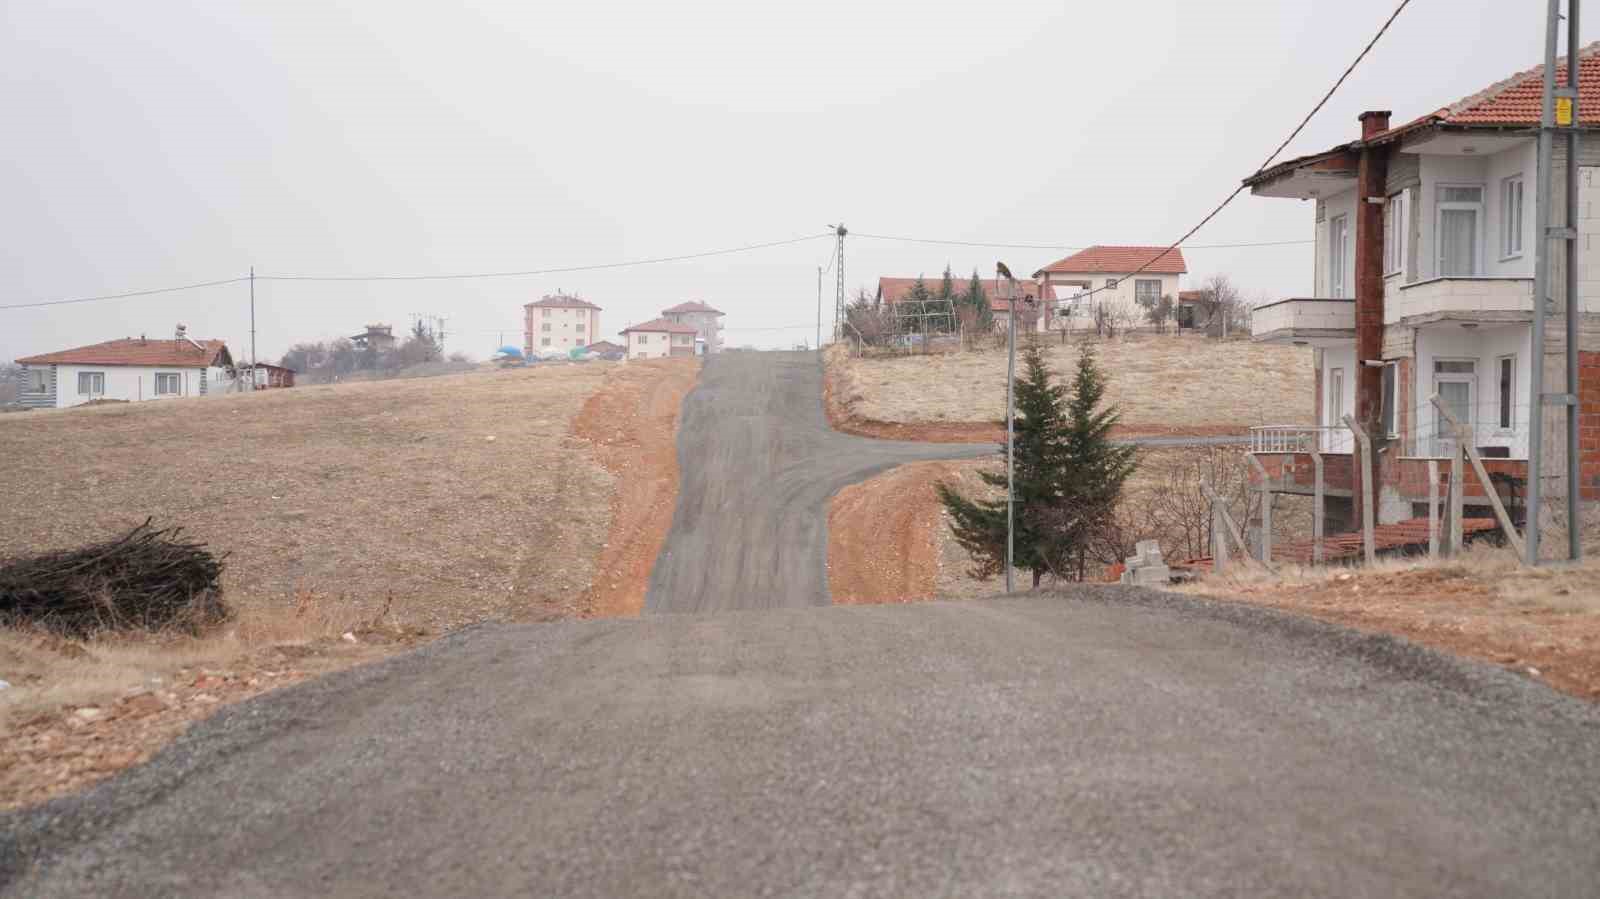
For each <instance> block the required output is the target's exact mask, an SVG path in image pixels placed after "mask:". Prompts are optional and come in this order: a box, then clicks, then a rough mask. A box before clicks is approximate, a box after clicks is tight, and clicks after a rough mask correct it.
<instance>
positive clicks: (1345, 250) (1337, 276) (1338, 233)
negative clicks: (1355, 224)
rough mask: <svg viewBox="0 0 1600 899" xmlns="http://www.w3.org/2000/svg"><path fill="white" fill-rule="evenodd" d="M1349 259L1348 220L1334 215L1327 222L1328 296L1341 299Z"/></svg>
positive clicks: (1345, 294)
mask: <svg viewBox="0 0 1600 899" xmlns="http://www.w3.org/2000/svg"><path fill="white" fill-rule="evenodd" d="M1349 259H1350V218H1349V217H1348V216H1343V215H1336V216H1334V217H1333V218H1332V219H1330V220H1329V221H1328V295H1329V296H1331V297H1333V298H1335V299H1341V298H1343V297H1346V296H1349V294H1347V293H1345V287H1346V286H1347V285H1346V283H1345V276H1344V269H1345V265H1346V263H1347V261H1348V260H1349Z"/></svg>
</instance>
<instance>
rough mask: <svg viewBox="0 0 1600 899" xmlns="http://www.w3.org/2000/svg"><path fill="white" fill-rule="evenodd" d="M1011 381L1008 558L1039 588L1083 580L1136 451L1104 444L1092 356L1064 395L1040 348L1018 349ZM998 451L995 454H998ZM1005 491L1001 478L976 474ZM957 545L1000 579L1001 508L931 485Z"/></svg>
mask: <svg viewBox="0 0 1600 899" xmlns="http://www.w3.org/2000/svg"><path fill="white" fill-rule="evenodd" d="M1023 354H1024V355H1023V372H1022V375H1021V377H1019V378H1018V379H1017V380H1016V385H1015V390H1016V404H1017V418H1016V422H1015V425H1014V429H1015V446H1016V456H1015V475H1014V480H1015V485H1016V487H1015V490H1016V501H1017V503H1016V520H1015V538H1014V557H1015V562H1016V565H1017V567H1018V568H1022V569H1025V570H1027V571H1029V572H1031V573H1032V575H1033V585H1034V586H1035V587H1037V586H1039V583H1040V581H1041V580H1043V578H1044V575H1045V574H1046V573H1053V574H1055V575H1056V576H1057V577H1062V576H1068V575H1071V574H1076V576H1077V577H1079V578H1082V576H1083V573H1084V571H1083V570H1084V565H1085V561H1086V559H1087V558H1088V548H1089V545H1090V543H1091V541H1092V540H1093V539H1094V537H1095V536H1096V535H1097V533H1098V532H1099V530H1100V529H1102V528H1103V527H1104V526H1105V524H1106V523H1107V521H1108V520H1109V518H1110V516H1111V514H1112V512H1113V511H1115V509H1116V504H1117V502H1118V500H1120V498H1121V495H1122V488H1123V484H1124V483H1125V482H1126V481H1127V479H1128V477H1129V475H1131V474H1132V473H1133V470H1134V468H1135V467H1136V465H1137V461H1136V458H1135V453H1136V449H1135V448H1134V447H1122V446H1117V445H1115V444H1113V443H1111V429H1112V427H1114V426H1115V425H1116V422H1117V418H1118V415H1117V412H1116V410H1115V409H1100V408H1099V406H1100V402H1101V400H1102V399H1103V398H1104V396H1105V384H1104V380H1103V379H1102V377H1101V375H1100V371H1099V368H1098V367H1097V365H1096V363H1095V359H1094V355H1093V353H1092V352H1086V353H1085V354H1084V355H1083V356H1080V357H1079V360H1078V368H1077V372H1076V375H1075V376H1074V378H1073V382H1072V387H1071V390H1067V389H1066V388H1064V387H1062V386H1061V385H1059V384H1056V383H1053V381H1052V378H1051V375H1050V372H1049V369H1048V368H1046V366H1045V362H1044V352H1043V350H1042V349H1040V348H1039V347H1038V346H1037V345H1029V346H1027V347H1025V348H1024V350H1023ZM1003 452H1004V451H1003V450H1002V454H1003ZM980 477H982V478H983V481H984V483H986V484H988V485H989V486H991V487H995V488H1000V489H1002V490H1003V489H1004V488H1005V486H1006V476H1005V472H1004V471H1003V470H1002V471H999V472H983V473H981V475H980ZM937 489H938V492H939V499H940V501H941V502H942V503H943V504H944V507H945V510H946V511H947V512H948V513H949V515H950V521H951V525H950V526H951V529H952V531H953V532H954V533H955V537H956V541H957V542H958V543H960V544H961V546H962V547H963V548H964V549H966V550H967V552H968V553H970V554H971V555H972V558H973V561H974V567H973V570H972V573H973V575H974V576H977V577H980V578H988V577H991V576H993V575H995V574H998V573H1001V572H1003V571H1004V570H1005V557H1006V501H1005V497H1004V496H1001V497H1000V498H998V499H995V500H983V499H967V498H966V497H964V496H962V495H960V494H959V493H957V492H956V491H955V490H953V489H952V488H951V487H950V486H949V485H947V484H943V483H940V484H938V485H937Z"/></svg>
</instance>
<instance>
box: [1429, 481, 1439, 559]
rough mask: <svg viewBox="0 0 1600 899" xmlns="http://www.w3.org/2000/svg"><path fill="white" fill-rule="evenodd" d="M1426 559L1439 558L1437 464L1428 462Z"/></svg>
mask: <svg viewBox="0 0 1600 899" xmlns="http://www.w3.org/2000/svg"><path fill="white" fill-rule="evenodd" d="M1428 558H1430V559H1437V558H1439V463H1438V461H1437V460H1435V459H1429V460H1428Z"/></svg>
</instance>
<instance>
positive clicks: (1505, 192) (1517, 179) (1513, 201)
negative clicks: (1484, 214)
mask: <svg viewBox="0 0 1600 899" xmlns="http://www.w3.org/2000/svg"><path fill="white" fill-rule="evenodd" d="M1500 255H1501V256H1502V257H1503V258H1506V259H1510V258H1511V257H1513V256H1521V255H1522V176H1521V175H1512V176H1511V177H1510V178H1507V179H1506V180H1504V181H1502V182H1500Z"/></svg>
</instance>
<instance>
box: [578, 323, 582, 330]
mask: <svg viewBox="0 0 1600 899" xmlns="http://www.w3.org/2000/svg"><path fill="white" fill-rule="evenodd" d="M578 330H579V331H582V330H583V322H578Z"/></svg>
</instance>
